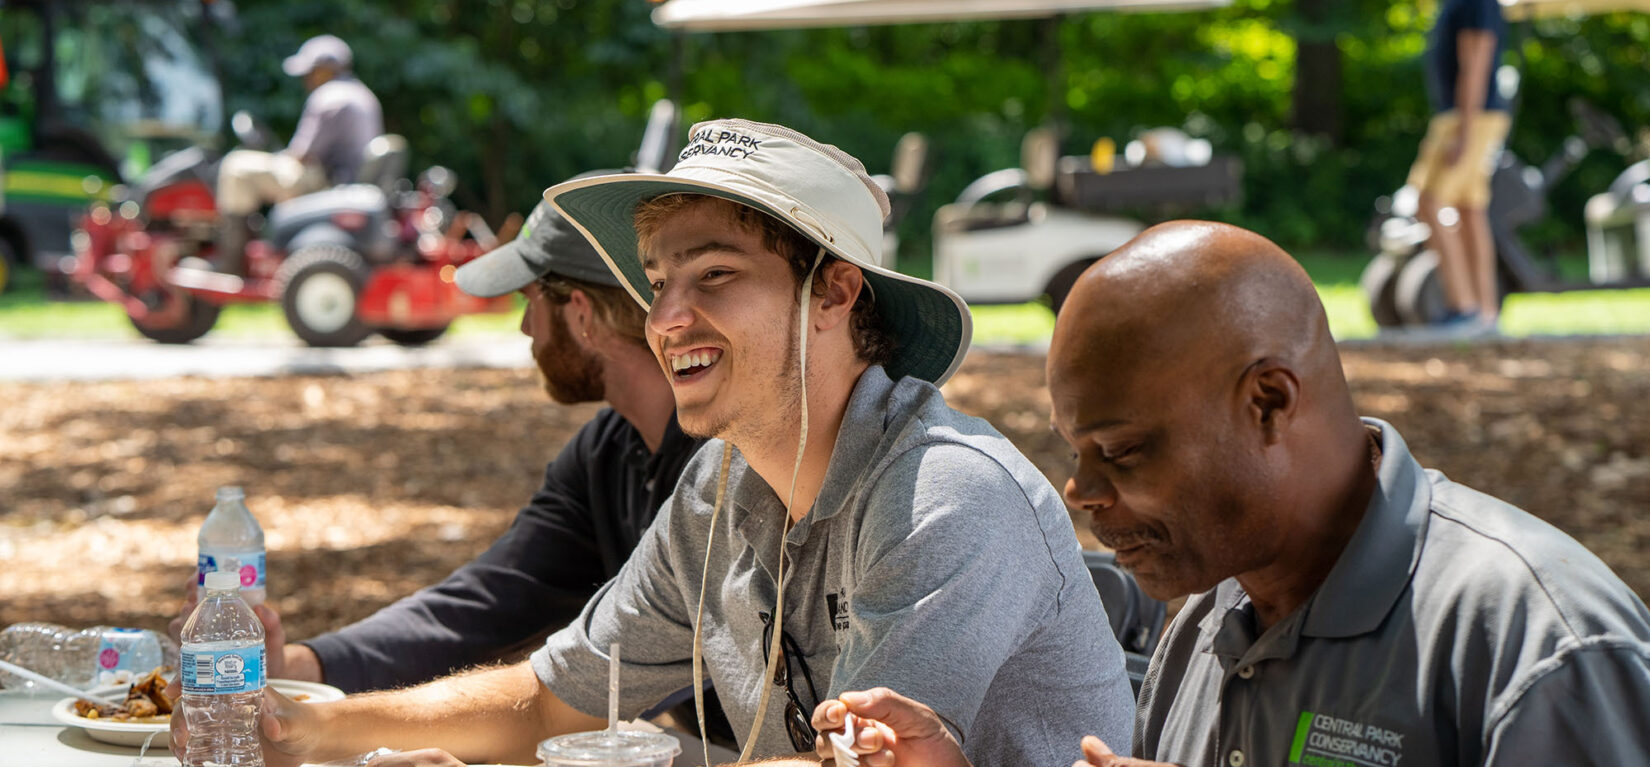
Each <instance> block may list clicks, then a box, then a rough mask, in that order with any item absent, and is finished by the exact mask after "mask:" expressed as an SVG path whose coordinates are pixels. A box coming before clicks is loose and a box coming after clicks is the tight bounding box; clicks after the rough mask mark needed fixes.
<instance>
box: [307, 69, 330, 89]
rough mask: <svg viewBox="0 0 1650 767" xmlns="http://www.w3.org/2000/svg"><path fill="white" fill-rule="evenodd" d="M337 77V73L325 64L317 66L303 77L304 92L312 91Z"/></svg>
mask: <svg viewBox="0 0 1650 767" xmlns="http://www.w3.org/2000/svg"><path fill="white" fill-rule="evenodd" d="M336 76H338V71H337V70H336V69H334V68H332V67H330V66H327V65H325V64H317V65H315V66H314V67H313V68H311V69H310V70H309V73H308V74H306V75H304V90H305V91H313V90H315V89H316V88H319V87H321V86H322V85H325V84H326V83H327V81H328V80H331V79H332V78H334V77H336Z"/></svg>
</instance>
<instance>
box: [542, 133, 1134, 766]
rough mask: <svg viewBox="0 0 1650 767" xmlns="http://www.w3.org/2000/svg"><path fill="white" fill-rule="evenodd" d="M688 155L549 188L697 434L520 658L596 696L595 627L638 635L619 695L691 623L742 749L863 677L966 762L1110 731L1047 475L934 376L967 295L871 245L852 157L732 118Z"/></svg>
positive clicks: (804, 734)
mask: <svg viewBox="0 0 1650 767" xmlns="http://www.w3.org/2000/svg"><path fill="white" fill-rule="evenodd" d="M682 157H683V160H682V162H681V163H680V164H678V165H677V166H676V168H675V169H674V170H672V172H671V173H670V174H668V175H667V176H657V177H645V176H639V175H632V176H623V177H618V176H616V177H608V178H592V179H583V180H577V181H572V182H568V183H566V184H562V185H559V186H557V187H554V188H552V189H550V190H549V191H548V192H546V197H547V198H548V199H550V201H551V202H552V203H554V204H555V205H556V206H557V208H558V209H560V210H561V211H562V212H563V214H564V215H566V216H567V218H568V219H569V220H570V221H572V222H573V223H574V224H575V225H576V226H578V227H579V228H580V229H581V230H583V231H584V232H585V234H586V235H587V236H588V237H589V238H590V239H591V241H592V242H593V243H594V244H595V245H596V246H597V249H598V250H599V251H601V252H602V254H603V256H604V257H605V258H607V259H608V262H609V264H610V265H611V266H612V267H613V269H614V272H615V273H616V274H618V275H620V276H621V278H622V281H623V282H624V284H625V286H626V287H627V288H628V289H630V291H631V293H632V295H634V296H635V297H636V298H637V300H639V301H641V302H642V303H643V304H645V305H647V306H648V324H647V336H648V343H649V345H650V346H651V347H652V348H653V351H654V354H655V355H656V356H657V357H658V358H659V359H660V362H661V364H662V365H663V366H664V368H665V370H666V372H667V374H668V375H669V376H670V381H671V388H672V389H673V391H674V392H675V396H676V407H677V418H678V420H679V421H680V423H681V424H682V428H683V429H684V430H685V431H687V432H688V433H690V434H695V435H698V436H705V437H714V438H715V440H714V441H712V442H710V443H708V444H707V446H706V448H705V449H703V450H701V451H700V452H699V454H698V455H697V456H695V458H694V459H693V461H691V462H690V463H689V465H688V467H687V469H685V470H684V472H683V475H682V481H681V484H680V485H679V486H678V489H677V493H676V495H675V497H674V498H673V499H672V501H671V505H670V514H669V519H668V520H667V521H665V522H664V523H663V524H659V525H655V527H654V529H653V531H652V532H653V533H656V534H657V535H656V536H650V538H649V540H648V541H644V543H643V546H642V547H641V548H639V549H638V551H637V556H636V557H635V558H633V559H632V560H631V563H630V566H628V567H627V568H626V569H625V571H624V572H622V573H620V575H619V577H618V578H617V579H615V581H614V582H613V583H612V584H610V585H609V587H608V589H607V590H606V592H605V593H604V594H602V595H601V596H599V597H598V599H596V600H595V601H593V602H592V603H591V605H590V607H589V609H587V611H586V613H585V616H584V617H583V618H582V619H581V620H580V621H578V622H577V623H576V624H575V626H574V627H573V629H572V630H569V631H566V632H562V633H560V634H557V635H556V636H554V637H552V638H551V639H550V641H549V642H548V643H547V644H546V647H545V648H544V649H543V650H541V651H539V652H538V653H536V654H535V655H534V657H533V663H534V668H535V670H536V671H537V672H538V675H539V678H540V680H541V681H543V682H544V683H545V685H546V686H547V687H549V688H550V689H551V690H553V691H554V692H555V693H556V695H557V696H559V697H560V698H561V699H562V700H564V701H566V702H568V703H570V704H572V705H573V706H575V707H577V708H580V709H583V710H587V711H599V710H601V705H602V702H603V697H604V696H605V688H604V686H603V685H602V684H601V679H602V675H601V671H602V669H603V668H604V667H605V664H606V662H607V660H606V656H605V655H604V654H603V652H602V651H601V650H602V649H603V648H605V647H606V646H607V642H609V641H613V640H615V639H618V638H620V637H621V636H622V637H625V638H627V639H628V638H629V637H635V636H640V637H643V638H644V639H643V643H642V645H641V647H640V648H639V650H638V651H637V652H636V653H635V654H632V651H631V650H630V645H628V644H627V645H626V650H625V653H624V659H625V661H626V665H625V668H624V669H623V674H624V678H625V680H626V681H625V700H624V701H623V703H622V708H623V709H627V710H630V711H635V710H639V708H640V707H641V706H643V705H645V702H646V701H647V700H649V699H651V698H653V697H656V696H657V695H659V694H661V693H664V692H668V691H669V690H671V689H676V688H677V687H680V685H681V682H682V679H683V676H684V674H690V673H693V672H696V671H697V668H696V666H697V660H698V658H697V657H696V655H697V653H691V652H690V653H684V652H683V651H684V650H686V649H690V648H695V647H701V646H702V648H703V657H704V660H705V663H706V665H707V666H708V668H709V672H710V677H712V678H714V679H715V680H716V687H717V690H718V691H719V692H720V693H721V695H722V705H723V708H724V710H725V711H726V713H727V714H728V717H729V720H730V721H731V722H733V724H734V729H735V732H738V733H740V734H741V735H744V733H747V732H748V733H750V735H745V736H744V737H743V739H742V743H743V745H744V746H745V755H746V756H753V755H754V756H778V755H784V754H791V753H797V752H805V751H811V748H812V731H811V728H810V727H809V726H808V725H807V715H808V712H809V711H810V710H811V707H812V706H813V705H815V704H817V703H818V702H819V701H820V700H823V699H825V698H829V697H831V696H833V695H835V694H838V693H840V692H842V691H845V690H851V689H859V688H861V687H864V686H869V685H878V684H887V685H892V686H898V687H899V689H902V690H905V691H907V692H908V693H909V694H911V695H913V696H914V697H916V698H918V699H920V700H923V701H924V702H926V703H928V704H930V705H931V706H933V707H934V708H935V709H936V710H937V711H939V712H940V715H941V717H942V718H943V719H944V721H945V723H946V725H947V727H949V728H950V729H951V730H952V731H953V732H955V733H956V735H957V736H958V737H960V738H961V740H962V742H963V746H964V748H965V749H966V750H967V751H968V752H969V753H970V754H971V755H975V756H976V758H978V759H980V760H982V761H983V762H985V763H992V764H1028V765H1036V764H1061V765H1064V764H1069V763H1070V760H1071V759H1072V758H1073V756H1074V755H1075V749H1074V746H1073V744H1074V743H1075V741H1071V740H1067V741H1064V742H1062V740H1061V738H1062V737H1063V733H1066V732H1070V731H1071V729H1072V728H1073V727H1080V726H1081V723H1082V722H1085V721H1089V722H1094V723H1095V724H1096V726H1099V727H1102V728H1104V729H1106V730H1109V731H1112V732H1117V733H1122V732H1127V731H1129V730H1130V723H1129V713H1128V712H1129V710H1130V705H1129V699H1130V694H1129V687H1128V680H1127V677H1126V675H1125V674H1124V673H1123V668H1122V656H1121V652H1120V650H1119V648H1118V646H1117V644H1116V640H1115V639H1114V638H1113V637H1112V636H1111V633H1110V631H1109V629H1108V628H1107V625H1106V624H1105V623H1104V622H1103V621H1104V611H1103V609H1102V608H1101V606H1100V603H1099V599H1098V597H1097V595H1096V594H1095V592H1094V590H1093V587H1092V585H1091V582H1090V581H1089V577H1088V574H1087V570H1086V569H1085V568H1084V566H1083V563H1082V558H1081V555H1080V553H1079V550H1078V547H1077V543H1076V539H1075V537H1074V535H1073V533H1072V530H1071V524H1070V522H1069V518H1068V517H1067V515H1066V512H1065V510H1064V507H1063V505H1062V504H1061V502H1060V500H1059V496H1058V494H1057V493H1056V492H1055V491H1054V490H1053V488H1052V487H1050V486H1049V485H1048V483H1047V482H1046V480H1044V479H1043V478H1042V476H1041V475H1040V474H1039V473H1038V472H1037V470H1036V469H1035V468H1034V467H1032V466H1031V464H1030V463H1029V462H1028V461H1026V459H1025V458H1024V457H1023V456H1021V455H1020V454H1019V453H1018V451H1016V450H1015V449H1014V448H1013V446H1012V445H1010V444H1009V443H1008V441H1007V440H1006V439H1005V438H1003V437H1002V436H1001V435H1000V434H998V433H997V432H996V431H995V430H993V429H992V428H991V427H990V426H989V425H987V424H985V423H984V422H982V421H979V420H978V419H973V418H968V417H965V416H963V415H961V414H959V413H957V412H956V411H954V410H952V409H950V408H949V407H948V406H946V404H945V402H944V399H943V398H942V397H941V396H940V394H939V391H938V390H937V389H936V388H935V387H936V385H937V384H939V383H942V382H943V381H944V380H945V379H946V378H947V377H949V376H950V374H951V373H952V372H953V371H955V369H956V367H957V366H958V365H959V364H960V362H961V359H962V356H963V353H964V351H965V350H966V348H967V344H968V334H969V330H968V328H969V317H968V313H967V308H966V307H965V306H964V305H963V304H962V302H961V301H960V300H959V299H957V298H956V297H955V296H954V295H953V294H951V293H950V292H949V291H946V290H945V289H943V288H941V287H939V286H936V285H933V284H931V283H928V282H924V281H922V280H917V279H913V278H910V277H907V276H905V275H901V274H897V273H895V272H891V271H888V270H885V269H882V268H880V267H878V266H876V264H877V263H879V262H880V260H881V257H880V256H881V254H880V245H881V242H882V237H881V222H882V220H883V218H884V217H885V216H886V215H887V211H888V208H887V206H888V202H887V198H886V196H885V195H883V193H882V192H881V190H880V189H878V188H877V187H876V185H875V184H874V183H873V182H872V181H871V179H870V178H869V177H868V176H867V175H866V174H865V170H864V168H863V166H861V165H860V163H859V161H857V160H855V159H854V158H852V157H850V156H848V155H847V154H845V153H843V152H842V151H841V150H839V149H837V148H835V147H831V146H825V145H821V144H819V143H817V142H815V141H813V140H812V139H809V138H807V137H806V136H803V135H801V134H799V133H796V132H794V131H791V130H789V129H786V128H783V127H780V126H776V125H765V124H760V123H751V122H746V121H743V120H722V121H717V122H712V123H704V124H700V125H698V126H695V128H694V129H693V131H692V133H691V141H690V143H689V145H688V147H687V148H686V149H685V150H684V151H683V153H682ZM655 544H657V545H655ZM798 581H800V582H798ZM776 608H777V609H776ZM770 616H778V617H777V618H773V617H770ZM696 629H697V630H696ZM776 633H777V634H782V635H784V637H785V641H782V642H776V641H767V640H768V639H769V637H770V636H773V635H774V634H776ZM764 656H766V657H764ZM1085 658H1087V659H1091V661H1092V662H1093V663H1095V664H1097V665H1095V666H1093V667H1091V668H1085V667H1084V666H1083V665H1081V664H1082V663H1083V662H1084V661H1083V660H1082V659H1085ZM764 660H766V663H764ZM799 678H800V679H799ZM773 679H780V680H789V681H790V682H791V684H790V685H789V686H786V687H779V688H776V686H775V685H774V684H773V683H772V682H771V681H770V680H773ZM770 698H771V699H772V700H771V702H770ZM1041 717H1048V718H1047V719H1043V718H1041Z"/></svg>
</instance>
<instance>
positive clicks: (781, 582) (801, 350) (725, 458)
mask: <svg viewBox="0 0 1650 767" xmlns="http://www.w3.org/2000/svg"><path fill="white" fill-rule="evenodd" d="M823 260H825V248H824V247H823V246H821V247H820V249H819V252H818V253H816V254H814V263H813V266H811V267H809V269H808V276H807V277H805V278H803V280H802V288H801V291H800V293H799V295H798V297H797V304H798V305H799V307H800V308H799V309H798V311H797V314H798V316H799V317H800V322H799V323H798V325H797V331H796V335H797V343H796V347H797V357H798V360H797V376H798V377H799V378H800V379H801V381H800V382H801V384H802V386H801V392H802V398H801V399H802V403H801V404H802V416H801V419H800V420H801V423H800V426H801V433H800V434H798V435H797V439H796V463H795V464H793V465H792V466H791V490H790V493H789V494H788V495H787V496H786V498H785V512H786V513H785V527H784V529H783V530H782V531H781V532H780V534H779V572H778V575H777V577H776V578H775V580H776V581H777V584H776V586H775V590H776V592H777V595H776V596H775V598H774V605H773V639H772V640H771V641H770V642H769V643H768V660H767V665H766V666H765V669H764V671H763V677H762V696H761V698H760V699H759V700H758V701H757V704H756V720H755V721H753V722H752V723H751V731H750V734H749V735H747V736H746V737H745V747H744V748H743V749H741V750H740V752H739V761H740V762H747V761H750V758H751V751H752V749H754V748H756V736H757V735H758V734H760V733H761V732H762V720H763V719H765V718H766V717H767V713H768V700H769V698H770V697H771V696H772V694H773V688H774V685H773V684H772V682H771V681H770V680H772V679H773V676H774V669H776V668H778V667H779V656H780V650H781V649H782V648H783V646H784V644H785V539H786V538H787V537H789V534H790V532H791V524H792V521H791V516H790V513H791V510H792V507H793V506H794V505H795V503H796V482H797V478H798V477H800V476H801V474H802V457H803V455H804V454H805V453H806V452H807V449H808V303H809V299H810V298H811V297H812V296H813V287H814V272H815V271H817V270H818V269H819V263H820V262H821V261H823ZM732 459H733V448H732V447H731V446H730V445H728V444H727V443H723V445H722V467H721V469H720V471H718V473H717V476H716V502H715V506H713V507H712V508H711V512H710V534H709V535H707V536H706V537H705V564H704V567H703V568H702V570H701V571H700V573H699V607H698V609H697V611H696V613H695V616H694V620H693V709H694V713H695V714H697V715H698V717H699V735H700V736H701V738H702V739H703V740H702V744H703V745H704V747H705V764H707V765H708V764H710V763H711V760H710V739H709V738H705V737H704V736H705V734H706V730H705V673H704V623H705V588H706V586H708V585H709V583H710V550H711V546H713V545H714V544H715V542H716V521H717V518H718V517H719V516H721V513H722V502H723V501H724V500H725V499H726V498H727V490H728V467H729V465H730V464H731V463H732ZM814 702H815V704H817V703H819V701H814ZM806 713H808V714H812V713H813V712H811V711H809V712H806Z"/></svg>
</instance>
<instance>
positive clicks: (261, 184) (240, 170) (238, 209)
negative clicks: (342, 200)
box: [218, 149, 327, 216]
mask: <svg viewBox="0 0 1650 767" xmlns="http://www.w3.org/2000/svg"><path fill="white" fill-rule="evenodd" d="M325 188H327V174H326V171H323V170H321V169H320V168H319V167H318V166H314V165H305V164H304V163H303V162H301V161H299V160H298V158H296V157H293V156H292V155H289V154H283V153H280V152H257V151H253V150H250V149H237V150H235V151H233V152H230V153H229V154H226V155H224V157H223V162H222V163H221V164H220V165H219V166H218V212H220V213H222V214H224V215H232V216H244V215H247V214H249V213H253V212H256V211H257V210H258V208H259V207H262V206H263V205H265V204H267V203H276V202H284V201H286V200H290V199H292V198H294V197H297V196H298V195H301V194H309V193H310V192H318V191H320V190H322V189H325Z"/></svg>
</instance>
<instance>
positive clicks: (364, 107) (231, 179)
mask: <svg viewBox="0 0 1650 767" xmlns="http://www.w3.org/2000/svg"><path fill="white" fill-rule="evenodd" d="M354 60H355V58H354V55H353V54H352V53H351V52H350V48H349V45H348V44H346V43H345V42H344V41H343V40H340V39H338V38H336V37H333V36H332V35H320V36H318V37H312V38H310V39H309V40H306V41H305V42H304V44H303V45H302V46H301V47H299V48H298V52H297V53H295V54H293V55H291V56H288V57H287V59H286V61H284V62H282V63H281V69H282V71H284V72H286V73H287V74H288V75H291V76H293V77H301V78H303V81H304V88H305V89H306V90H308V91H309V98H307V99H305V100H304V112H303V114H302V115H301V116H300V117H299V118H298V127H297V129H296V130H294V131H293V133H292V141H291V142H290V143H288V144H287V147H286V149H284V150H282V151H280V152H259V151H255V150H251V149H237V150H235V151H233V152H230V153H229V154H227V155H225V156H224V158H223V162H222V163H221V164H220V165H219V166H218V216H219V221H218V241H217V250H216V257H217V269H218V271H220V272H223V273H225V274H239V273H240V272H241V269H242V265H243V261H244V258H245V255H246V254H245V250H246V242H247V239H248V236H249V234H250V233H249V231H248V230H247V223H246V219H247V217H248V216H250V215H252V214H253V213H256V212H258V208H260V207H263V206H264V205H268V204H270V203H276V202H281V201H282V200H288V199H291V198H293V197H297V196H298V195H301V194H309V193H310V192H315V191H320V190H322V189H325V188H327V187H328V186H330V185H335V184H348V183H350V182H352V181H354V180H355V174H356V171H358V170H360V169H361V161H362V160H363V159H364V158H365V156H366V151H367V142H369V141H372V140H373V139H374V138H376V137H377V136H378V135H379V134H381V133H383V132H384V111H383V108H382V107H381V106H379V104H378V97H377V96H375V95H373V92H372V91H371V90H369V89H368V88H367V86H366V85H364V84H362V82H361V81H360V80H358V79H356V77H355V73H354V70H353V68H352V67H353V63H354Z"/></svg>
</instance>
